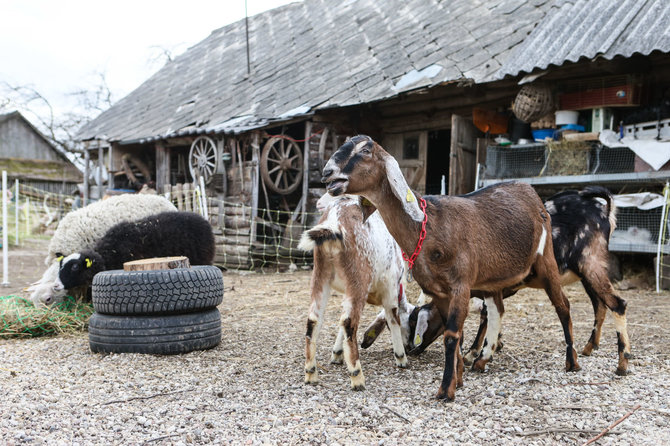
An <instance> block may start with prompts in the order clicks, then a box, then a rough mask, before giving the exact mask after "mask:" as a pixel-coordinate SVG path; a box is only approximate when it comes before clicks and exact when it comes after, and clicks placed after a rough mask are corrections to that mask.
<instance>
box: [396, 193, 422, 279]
mask: <svg viewBox="0 0 670 446" xmlns="http://www.w3.org/2000/svg"><path fill="white" fill-rule="evenodd" d="M419 203H420V204H421V212H423V221H422V222H421V233H420V234H419V241H418V242H417V243H416V248H414V252H413V253H412V255H411V256H409V257H408V256H407V254H405V251H402V258H403V259H405V261H406V262H407V266H408V268H409V271H408V272H407V279H408V280H409V281H411V280H412V268H413V267H414V262H415V261H416V258H417V257H419V253H420V252H421V248H422V247H423V241H424V240H425V239H426V223H427V222H428V214H427V213H426V200H424V199H423V198H419Z"/></svg>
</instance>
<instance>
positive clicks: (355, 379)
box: [350, 370, 365, 390]
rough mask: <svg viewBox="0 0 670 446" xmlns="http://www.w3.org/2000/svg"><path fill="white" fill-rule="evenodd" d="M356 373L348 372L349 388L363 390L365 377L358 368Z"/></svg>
mask: <svg viewBox="0 0 670 446" xmlns="http://www.w3.org/2000/svg"><path fill="white" fill-rule="evenodd" d="M357 372H358V373H357V374H355V375H354V374H353V373H350V375H351V390H365V377H364V376H363V373H362V372H361V371H360V370H357Z"/></svg>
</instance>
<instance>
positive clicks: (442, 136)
mask: <svg viewBox="0 0 670 446" xmlns="http://www.w3.org/2000/svg"><path fill="white" fill-rule="evenodd" d="M450 147H451V130H436V131H433V132H428V158H427V162H426V194H428V195H437V194H439V193H440V189H441V185H442V184H441V182H442V176H443V175H444V178H445V181H446V185H445V187H447V188H448V184H449V151H450Z"/></svg>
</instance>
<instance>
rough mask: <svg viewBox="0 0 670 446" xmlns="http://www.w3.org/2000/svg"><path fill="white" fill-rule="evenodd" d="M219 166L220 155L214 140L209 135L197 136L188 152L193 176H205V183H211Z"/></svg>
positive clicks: (189, 168) (189, 166)
mask: <svg viewBox="0 0 670 446" xmlns="http://www.w3.org/2000/svg"><path fill="white" fill-rule="evenodd" d="M218 167H219V155H218V151H217V150H216V143H215V142H214V140H212V138H209V137H207V136H199V137H197V138H196V139H195V141H193V144H191V151H190V152H189V153H188V170H189V172H191V177H192V178H193V179H196V178H198V177H203V179H204V180H205V184H209V183H210V182H211V181H212V178H213V177H214V174H215V173H216V170H217V168H218Z"/></svg>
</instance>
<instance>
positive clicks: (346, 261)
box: [298, 195, 414, 390]
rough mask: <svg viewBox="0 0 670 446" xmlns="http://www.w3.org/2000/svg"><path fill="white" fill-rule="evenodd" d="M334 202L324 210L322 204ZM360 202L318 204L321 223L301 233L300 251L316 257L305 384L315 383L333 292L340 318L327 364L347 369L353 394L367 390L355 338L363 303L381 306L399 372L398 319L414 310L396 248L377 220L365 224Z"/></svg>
mask: <svg viewBox="0 0 670 446" xmlns="http://www.w3.org/2000/svg"><path fill="white" fill-rule="evenodd" d="M328 197H330V199H331V200H332V201H331V202H330V203H328V204H324V201H326V198H328ZM360 200H361V198H360V197H354V196H344V197H339V198H335V199H333V198H332V197H331V196H329V195H326V196H324V197H322V199H320V200H319V203H318V207H323V208H324V214H323V216H322V217H321V219H320V220H319V223H318V224H317V225H316V226H314V227H313V228H312V229H309V230H307V231H305V232H304V233H303V235H302V238H301V240H300V244H299V245H298V247H299V248H300V249H302V250H305V251H314V271H313V273H312V279H311V284H310V286H311V305H310V308H309V316H308V317H307V331H306V334H305V383H306V384H313V383H316V382H317V381H318V369H317V366H316V341H317V337H318V335H319V331H320V330H321V326H322V324H323V319H324V312H325V309H326V304H327V303H328V298H329V297H330V294H331V288H332V289H335V290H337V291H339V292H342V293H343V294H344V296H343V302H342V307H343V312H342V316H341V318H340V326H339V330H338V334H337V338H336V340H335V345H334V346H333V352H332V356H331V363H336V364H341V363H342V361H343V360H344V362H345V363H346V364H347V369H348V371H349V376H350V377H351V388H352V389H353V390H362V389H364V388H365V377H364V375H363V371H362V369H361V362H360V359H359V354H358V345H357V340H356V338H357V332H358V324H359V321H360V317H361V312H362V311H363V307H364V306H365V303H366V302H368V303H370V304H373V305H381V306H382V307H383V308H384V311H385V316H386V321H387V322H388V326H389V329H390V331H391V342H392V344H393V353H394V355H395V362H396V365H397V366H398V367H402V368H404V367H407V355H406V354H405V348H404V345H405V344H407V343H408V338H407V333H406V332H405V334H404V336H403V334H402V333H401V329H400V327H401V320H400V318H401V317H404V318H405V321H403V323H402V325H403V326H405V327H407V326H408V324H407V322H406V319H407V317H408V316H409V313H411V311H412V310H413V309H414V307H413V306H410V305H409V304H408V302H407V299H406V297H405V293H404V290H403V286H402V278H403V275H404V272H405V265H404V262H403V259H402V253H401V251H400V247H398V244H397V243H396V242H395V240H393V237H391V234H389V232H388V230H387V229H386V226H384V222H383V221H382V219H381V217H380V216H379V215H373V216H371V217H370V218H367V219H366V217H367V215H364V214H363V212H364V210H365V208H364V207H362V206H361V205H360Z"/></svg>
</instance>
